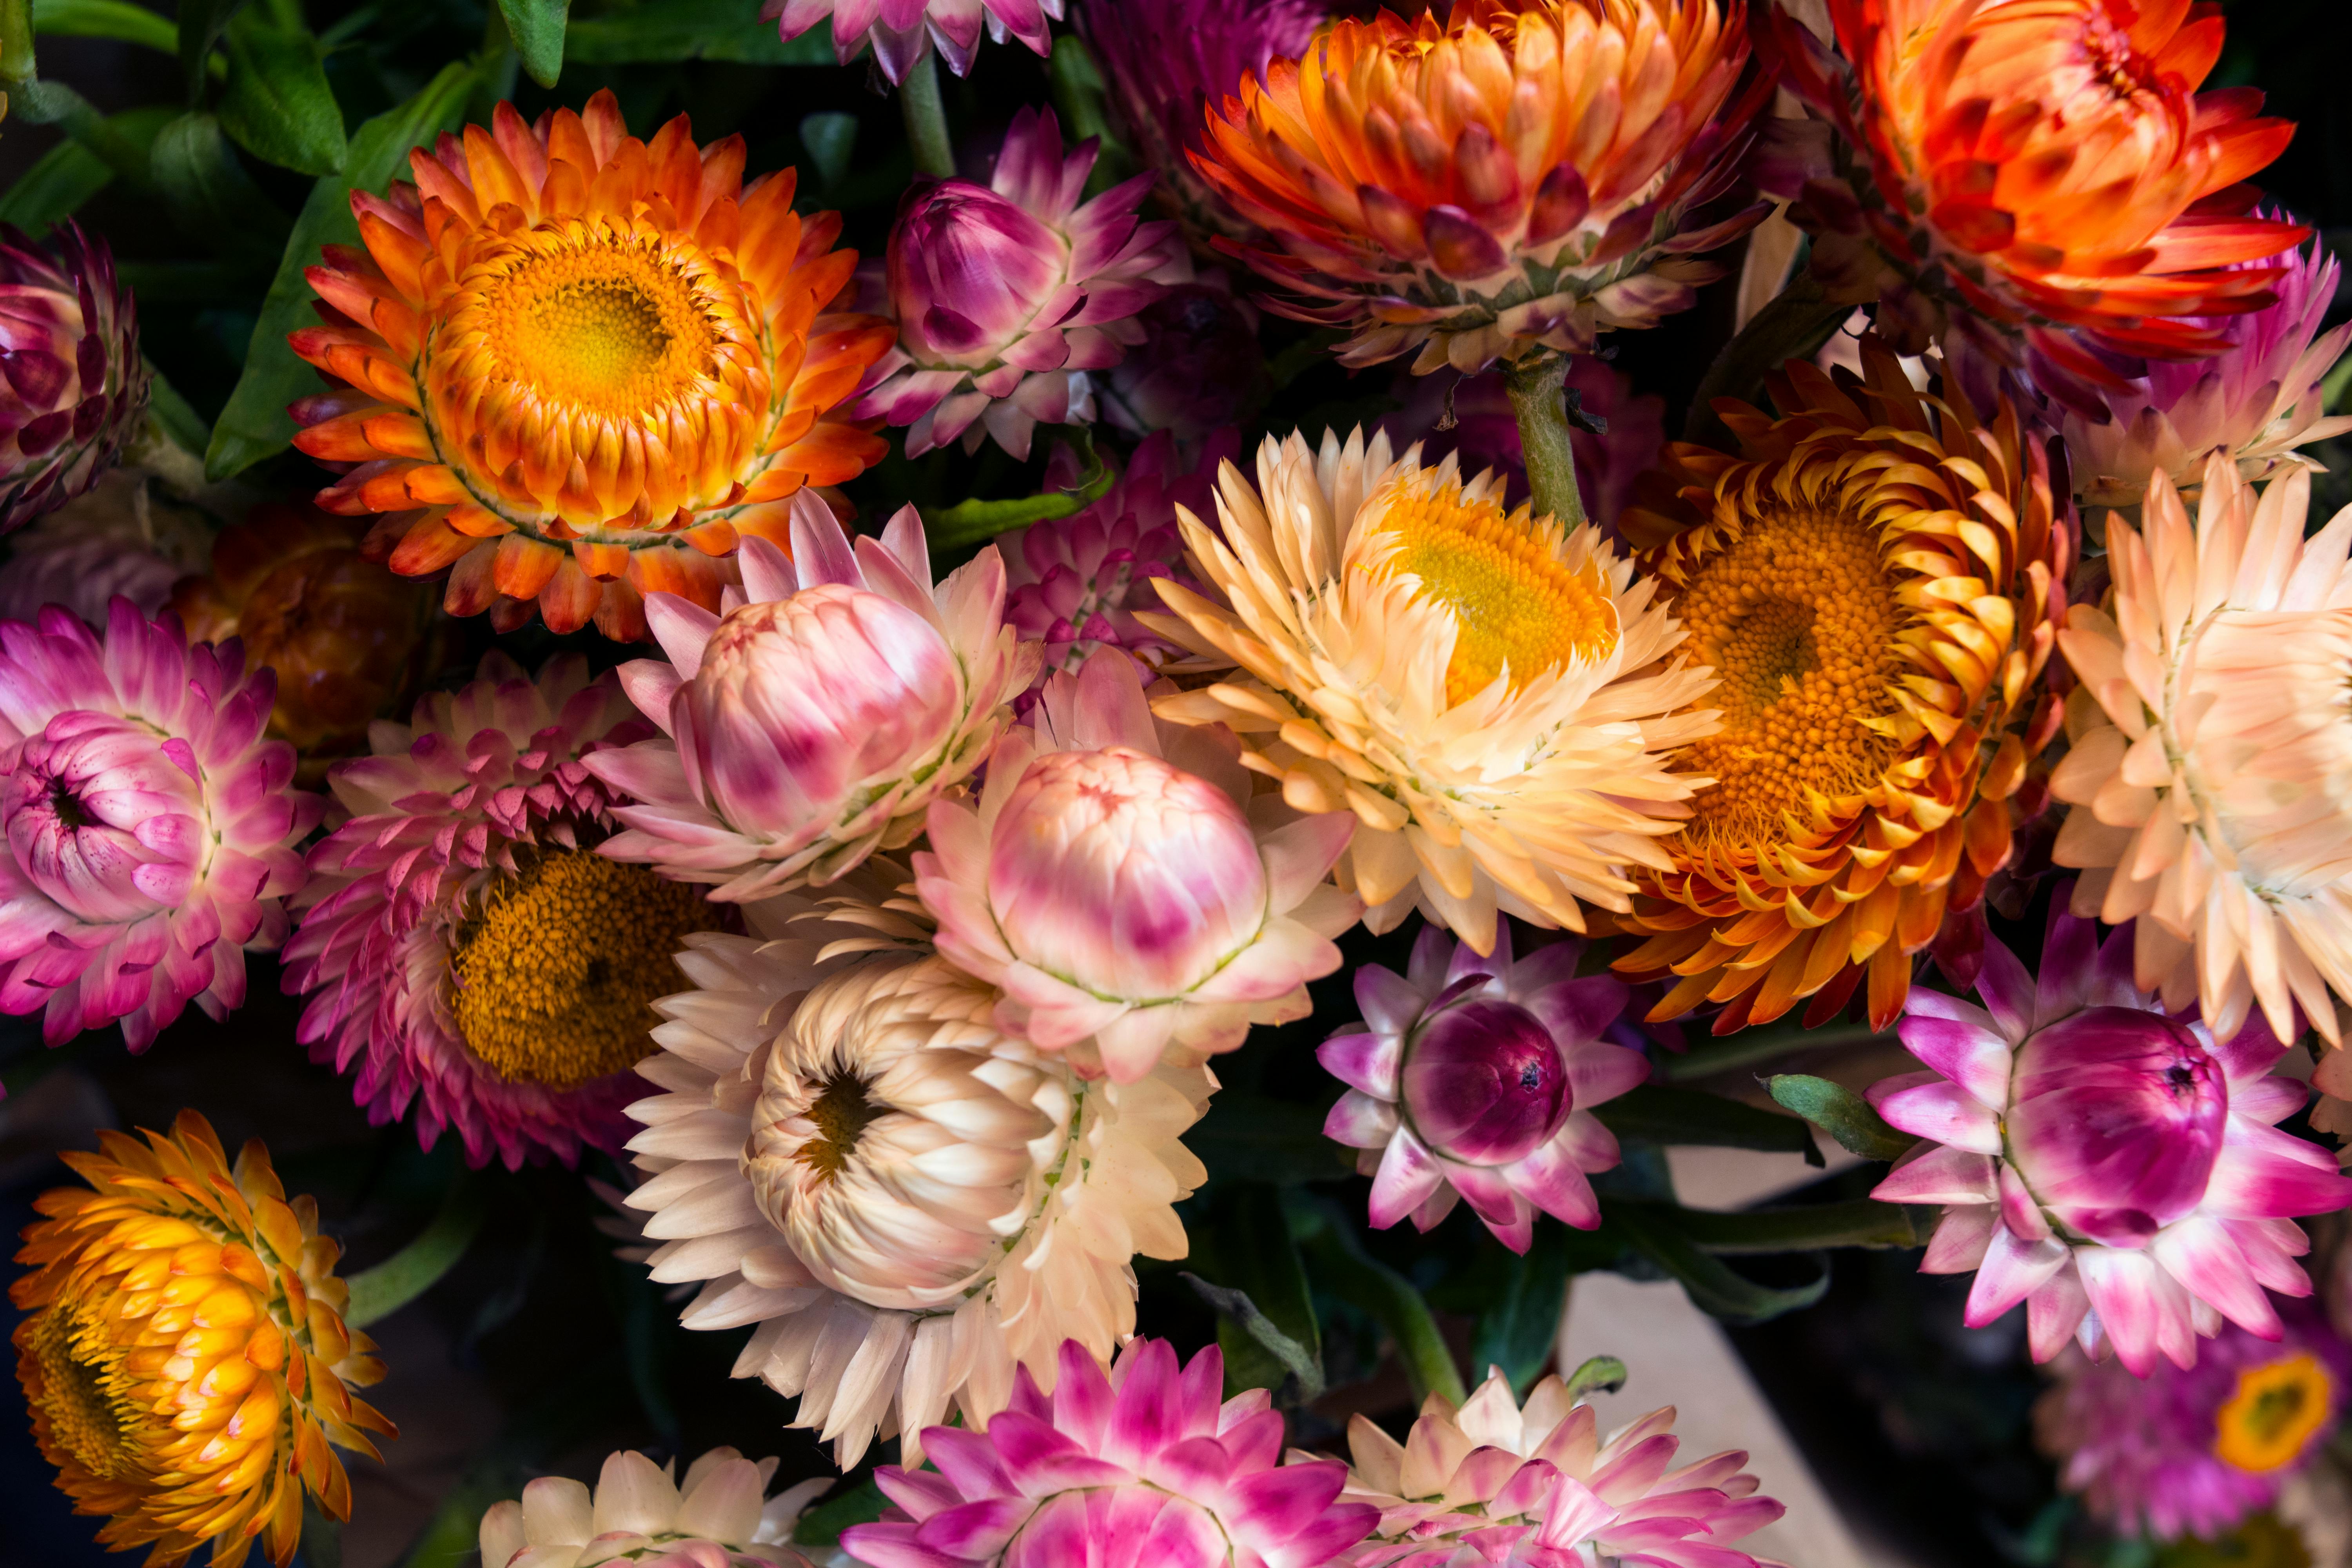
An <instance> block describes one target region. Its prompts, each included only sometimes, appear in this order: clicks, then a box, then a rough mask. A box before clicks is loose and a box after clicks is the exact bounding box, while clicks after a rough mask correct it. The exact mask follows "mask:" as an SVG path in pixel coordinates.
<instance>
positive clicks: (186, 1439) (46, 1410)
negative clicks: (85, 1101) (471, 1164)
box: [8, 1110, 397, 1568]
mask: <svg viewBox="0 0 2352 1568" xmlns="http://www.w3.org/2000/svg"><path fill="white" fill-rule="evenodd" d="M145 1137H146V1142H144V1143H142V1142H140V1141H139V1140H138V1139H136V1138H131V1137H128V1136H126V1135H125V1134H123V1133H120V1132H104V1133H100V1140H101V1142H103V1144H104V1151H105V1152H103V1153H99V1154H68V1155H67V1156H66V1163H68V1164H69V1165H71V1166H72V1167H73V1168H74V1171H75V1173H77V1174H79V1176H81V1177H82V1179H83V1180H85V1181H87V1182H88V1183H89V1188H81V1187H59V1188H57V1189H54V1190H52V1191H50V1192H47V1193H43V1194H41V1195H40V1197H39V1198H38V1199H37V1200H36V1201H35V1204H34V1206H35V1207H36V1208H37V1209H38V1210H39V1211H40V1213H41V1215H42V1218H41V1219H40V1220H39V1222H37V1224H35V1225H33V1226H28V1227H27V1228H26V1231H25V1247H24V1250H23V1251H21V1252H19V1253H17V1254H16V1261H17V1262H19V1263H26V1264H30V1265H32V1266H33V1268H32V1272H30V1273H28V1274H26V1276H25V1277H24V1278H23V1279H18V1280H17V1281H16V1284H14V1285H13V1286H11V1287H10V1288H9V1291H8V1296H9V1299H10V1300H13V1301H14V1302H16V1305H17V1307H18V1308H20V1309H21V1310H23V1311H24V1312H25V1313H26V1317H25V1320H24V1321H23V1322H21V1323H19V1324H17V1325H16V1376H17V1378H18V1380H19V1381H20V1382H22V1383H23V1384H24V1385H25V1396H26V1402H27V1403H28V1404H29V1405H31V1407H32V1413H33V1437H34V1440H35V1441H36V1442H37V1443H38V1444H39V1445H40V1448H41V1453H42V1455H43V1457H45V1458H47V1460H48V1461H49V1463H51V1464H53V1465H55V1466H56V1467H57V1468H58V1487H59V1488H60V1489H62V1490H64V1491H65V1492H66V1493H67V1494H68V1495H69V1496H70V1497H72V1499H73V1500H74V1510H75V1511H76V1512H77V1513H85V1514H107V1515H111V1516H112V1517H111V1518H110V1521H108V1523H107V1524H106V1525H105V1526H104V1527H103V1528H101V1529H100V1531H99V1532H98V1539H99V1540H100V1542H103V1543H104V1544H106V1545H107V1546H109V1547H110V1548H113V1549H115V1550H117V1551H121V1550H126V1549H129V1548H131V1547H138V1546H148V1547H151V1548H152V1550H151V1551H150V1552H149V1553H148V1557H147V1563H148V1564H149V1568H156V1565H159V1564H168V1563H184V1562H185V1561H186V1560H187V1559H188V1556H189V1555H190V1554H191V1553H192V1552H194V1551H195V1550H196V1548H197V1547H199V1546H201V1545H203V1544H204V1543H205V1542H212V1556H211V1562H212V1563H213V1564H214V1568H236V1565H237V1564H238V1563H243V1562H244V1561H245V1558H246V1554H247V1552H248V1551H250V1550H251V1549H252V1546H253V1543H254V1542H255V1540H256V1539H257V1538H258V1539H259V1540H260V1542H261V1546H262V1550H263V1551H264V1552H267V1553H268V1555H269V1557H270V1559H271V1560H272V1561H274V1562H276V1563H281V1564H282V1563H286V1562H287V1561H289V1559H290V1558H292V1556H293V1555H294V1548H295V1544H296V1542H298V1541H299V1539H300V1536H301V1532H302V1500H303V1498H304V1496H305V1494H307V1495H309V1496H310V1498H311V1499H313V1500H316V1502H317V1504H318V1506H319V1507H320V1509H321V1510H324V1511H325V1512H327V1513H328V1514H330V1515H331V1516H332V1517H333V1518H336V1519H343V1518H346V1517H348V1516H349V1515H350V1513H351V1509H352V1489H351V1481H350V1479H348V1478H347V1477H346V1476H345V1475H344V1473H343V1465H342V1461H341V1459H339V1458H336V1456H335V1452H334V1449H333V1448H331V1447H329V1446H328V1445H329V1444H331V1443H333V1444H340V1445H341V1447H346V1448H352V1449H355V1450H357V1451H358V1452H361V1453H363V1454H366V1455H367V1456H368V1457H370V1458H375V1457H377V1456H376V1450H375V1446H374V1444H373V1443H372V1442H370V1441H369V1440H368V1437H367V1434H368V1433H370V1432H380V1433H382V1434H383V1435H384V1436H396V1435H397V1434H396V1433H395V1432H394V1428H393V1425H392V1423H391V1422H389V1421H387V1420H385V1419H384V1418H383V1416H382V1415H378V1414H377V1413H376V1412H375V1411H374V1410H373V1409H372V1408H370V1407H369V1406H368V1405H366V1404H364V1403H362V1401H360V1400H357V1399H354V1398H352V1396H351V1394H350V1393H349V1392H348V1389H347V1387H346V1385H358V1386H361V1387H364V1386H366V1385H367V1384H372V1383H374V1382H375V1381H377V1380H378V1379H379V1378H381V1377H382V1376H383V1363H380V1362H378V1361H377V1360H376V1359H375V1358H374V1357H373V1355H371V1354H369V1353H368V1352H371V1351H373V1350H374V1349H375V1345H374V1343H373V1342H372V1341H370V1340H369V1339H368V1337H367V1336H366V1335H365V1334H362V1333H357V1332H354V1331H352V1330H350V1329H348V1328H346V1327H345V1326H344V1324H343V1317H342V1313H343V1308H344V1304H345V1303H346V1302H347V1301H348V1300H350V1297H351V1289H350V1287H349V1286H347V1285H346V1284H344V1283H343V1281H341V1280H340V1279H336V1278H335V1274H334V1267H335V1258H336V1257H337V1255H338V1253H339V1252H340V1251H341V1248H339V1247H337V1246H336V1245H335V1244H334V1243H333V1242H331V1241H329V1240H326V1239H324V1238H323V1237H320V1235H319V1214H318V1205H316V1204H314V1203H313V1202H312V1201H311V1200H310V1199H309V1198H307V1197H300V1198H295V1199H293V1200H291V1201H290V1202H289V1200H288V1199H287V1196H286V1190H285V1188H283V1187H282V1186H280V1185H279V1184H278V1177H277V1174H276V1173H274V1172H272V1171H271V1170H270V1168H269V1155H268V1152H267V1151H266V1150H264V1149H263V1148H262V1146H261V1144H260V1142H259V1141H255V1142H250V1143H247V1145H246V1146H245V1152H244V1153H243V1154H241V1155H239V1156H238V1158H237V1161H236V1165H235V1166H234V1167H232V1166H231V1165H230V1163H229V1161H228V1156H227V1154H226V1152H224V1151H223V1150H222V1148H221V1144H220V1140H219V1139H218V1138H217V1137H215V1135H214V1133H213V1130H212V1126H211V1124H210V1123H209V1122H207V1121H205V1119H204V1118H203V1117H201V1116H199V1115H197V1114H196V1113H195V1112H194V1111H193V1110H184V1111H182V1112H181V1113H180V1117H179V1120H178V1121H177V1122H175V1123H174V1124H173V1128H172V1131H171V1135H170V1136H169V1137H166V1136H164V1135H163V1134H162V1133H158V1132H149V1133H147V1134H145Z"/></svg>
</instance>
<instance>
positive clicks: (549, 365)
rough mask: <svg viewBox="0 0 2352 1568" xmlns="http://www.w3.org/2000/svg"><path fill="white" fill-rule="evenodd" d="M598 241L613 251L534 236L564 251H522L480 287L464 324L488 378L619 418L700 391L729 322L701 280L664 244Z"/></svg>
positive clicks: (634, 238)
mask: <svg viewBox="0 0 2352 1568" xmlns="http://www.w3.org/2000/svg"><path fill="white" fill-rule="evenodd" d="M571 228H572V229H579V230H583V231H585V230H586V228H587V226H585V225H574V226H571ZM529 238H530V239H541V238H545V239H552V240H555V241H558V242H559V243H542V244H540V245H536V246H534V245H530V244H528V243H524V244H522V245H519V246H518V247H517V254H516V255H514V256H513V257H511V258H507V261H506V264H505V265H504V266H502V267H500V268H496V269H494V270H493V271H492V273H491V276H490V278H489V279H485V280H484V281H483V282H482V283H480V284H478V294H477V295H476V296H475V298H474V299H473V300H471V301H469V304H470V308H471V311H472V315H473V320H471V321H467V322H466V323H465V324H466V325H467V327H471V328H473V329H476V330H478V331H480V332H481V334H482V341H483V346H484V347H485V348H486V349H488V353H489V356H490V359H491V361H492V362H493V363H494V364H495V365H496V367H497V368H496V370H493V371H492V372H490V374H492V375H494V376H500V378H501V379H507V380H511V381H514V382H517V383H520V384H522V385H523V386H525V387H528V388H529V389H530V390H531V391H533V392H535V393H536V394H537V395H539V397H540V398H541V400H542V401H544V402H547V403H551V404H559V405H560V404H580V405H586V406H588V407H592V408H594V409H597V410H599V411H601V412H603V413H605V414H608V415H613V416H631V415H634V414H635V413H637V412H638V411H640V410H642V409H645V408H648V407H652V406H656V405H660V404H663V403H666V402H668V401H670V400H671V399H674V398H677V397H678V396H680V395H685V394H686V393H688V392H689V391H692V390H694V389H695V388H696V385H697V383H698V381H700V379H701V378H703V377H705V376H707V375H709V374H711V373H712V370H713V350H714V348H715V346H716V343H717V341H718V331H719V321H716V320H714V317H713V312H712V311H711V310H710V309H709V306H708V305H706V304H705V302H704V301H702V300H699V299H698V298H697V296H696V289H695V287H694V283H693V281H692V279H689V278H688V276H687V275H686V273H685V271H684V269H683V268H680V267H679V266H677V263H676V262H675V261H674V260H672V259H671V258H668V257H667V256H665V255H664V254H663V250H664V247H663V246H662V245H661V244H660V242H659V240H658V239H657V238H656V237H650V236H646V235H630V234H623V235H615V236H610V237H598V238H602V239H603V243H601V244H599V243H590V242H589V241H590V239H591V238H592V236H591V235H589V234H587V233H585V232H583V233H581V234H578V235H575V234H573V233H572V232H569V231H568V230H567V231H564V232H561V233H559V234H557V235H555V236H549V237H541V236H531V237H529ZM501 373H503V374H501ZM759 390H760V392H761V395H764V394H765V391H766V387H765V384H764V380H763V381H762V383H761V386H760V388H759Z"/></svg>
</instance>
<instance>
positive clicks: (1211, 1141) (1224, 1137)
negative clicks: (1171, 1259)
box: [1184, 1091, 1354, 1186]
mask: <svg viewBox="0 0 2352 1568" xmlns="http://www.w3.org/2000/svg"><path fill="white" fill-rule="evenodd" d="M1184 1146H1185V1147H1186V1148H1188V1149H1190V1150H1192V1152H1193V1154H1194V1156H1195V1157H1197V1158H1198V1159H1199V1160H1200V1162H1201V1163H1202V1164H1203V1165H1206V1166H1207V1167H1208V1168H1209V1179H1210V1180H1211V1181H1212V1182H1217V1181H1226V1180H1232V1181H1248V1182H1271V1183H1273V1184H1275V1185H1276V1186H1292V1185H1296V1184H1298V1183H1300V1182H1325V1181H1329V1180H1330V1179H1331V1178H1332V1177H1334V1176H1343V1175H1345V1174H1347V1173H1348V1172H1349V1171H1350V1170H1352V1169H1354V1151H1353V1150H1349V1149H1343V1148H1341V1147H1340V1146H1339V1144H1337V1143H1334V1142H1331V1140H1329V1139H1328V1138H1326V1137H1324V1136H1323V1113H1322V1112H1321V1111H1319V1110H1315V1109H1314V1108H1313V1107H1311V1106H1305V1105H1294V1104H1291V1103H1290V1102H1288V1101H1286V1100H1268V1099H1266V1098H1265V1097H1264V1096H1263V1095H1255V1094H1244V1093H1237V1092H1232V1091H1228V1092H1227V1093H1224V1094H1220V1095H1218V1096H1217V1097H1216V1098H1215V1099H1214V1100H1211V1101H1210V1102H1209V1110H1208V1114H1207V1115H1205V1116H1203V1117H1202V1118H1201V1120H1200V1121H1198V1122H1197V1123H1195V1124H1194V1126H1193V1128H1192V1131H1189V1132H1187V1133H1185V1134H1184Z"/></svg>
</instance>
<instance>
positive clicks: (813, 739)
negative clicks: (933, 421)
mask: <svg viewBox="0 0 2352 1568" xmlns="http://www.w3.org/2000/svg"><path fill="white" fill-rule="evenodd" d="M791 538H792V555H791V557H790V558H789V559H787V558H786V557H785V555H784V553H783V552H782V551H780V550H778V549H776V548H775V547H774V546H773V545H772V544H770V543H769V542H767V541H766V540H764V539H754V540H751V541H749V542H746V544H745V545H744V548H743V556H742V573H743V586H742V587H741V588H740V589H730V590H729V591H728V594H727V597H726V599H725V601H724V608H725V611H726V613H725V614H724V615H723V616H715V615H712V614H711V613H710V612H709V611H708V610H706V609H703V608H700V607H699V606H698V605H693V604H691V603H688V601H686V600H684V599H680V598H676V597H673V596H671V595H656V596H655V597H654V598H653V599H652V600H651V601H649V602H648V605H647V609H648V611H649V613H650V615H651V616H652V624H653V631H654V635H655V636H656V637H657V638H659V639H660V642H661V646H662V647H663V649H664V650H665V651H666V652H667V653H668V655H669V660H668V662H667V663H665V662H663V661H662V660H659V659H639V660H636V661H635V662H634V663H631V664H628V665H625V666H623V667H622V669H621V681H622V684H623V686H624V687H625V688H626V689H627V690H628V693H629V696H630V697H631V699H632V700H635V703H636V705H637V707H638V708H639V709H640V710H643V712H644V713H645V715H646V718H647V719H649V720H651V721H653V722H654V723H655V724H656V725H658V726H659V727H660V729H661V731H662V734H661V735H659V736H656V737H655V738H653V739H651V740H647V741H641V742H638V743H637V744H635V745H634V746H627V747H624V748H621V749H619V750H614V751H606V752H599V753H597V754H596V755H595V756H593V757H592V758H590V759H589V761H588V764H587V765H588V769H589V771H590V772H591V773H593V774H595V776H596V777H597V778H598V779H600V780H602V781H603V782H604V784H607V785H609V786H610V787H611V788H612V789H614V791H615V792H617V793H618V794H620V795H624V796H625V797H626V798H627V800H628V802H629V804H627V805H622V806H619V807H618V808H617V809H616V810H615V812H614V815H615V816H618V817H619V818H620V819H621V820H622V821H623V822H625V823H626V824H627V825H628V830H627V831H626V832H624V833H621V834H617V835H615V836H614V837H612V838H610V839H608V840H606V841H605V843H604V853H605V854H607V855H609V856H612V857H613V858H615V859H618V860H630V861H636V862H640V863H648V864H651V865H653V866H655V867H656V868H658V869H659V870H660V871H661V873H662V874H663V875H664V876H666V877H671V878H675V879H678V880H680V881H687V882H701V883H711V884H715V886H714V888H713V889H712V891H711V894H710V896H711V897H712V898H714V899H719V900H727V901H739V900H751V899H760V898H765V897H767V896H768V895H769V894H771V893H773V892H777V891H781V890H783V889H790V888H793V887H797V886H799V885H801V884H802V883H803V882H809V881H815V882H829V881H832V880H833V879H835V878H837V877H839V876H841V875H842V874H843V873H844V872H846V871H848V870H850V869H851V868H854V867H856V865H857V864H858V863H859V862H860V861H862V860H864V859H865V858H866V857H867V856H868V855H870V854H872V853H873V852H874V851H875V850H876V849H877V848H883V849H891V848H897V847H900V846H902V845H905V844H908V843H910V842H912V841H913V839H914V838H915V837H916V836H917V835H918V834H919V833H920V832H921V831H922V826H923V813H924V811H925V809H926V808H927V807H928V806H929V805H930V803H931V801H932V800H933V799H934V798H935V797H937V796H938V795H940V794H942V793H944V792H945V791H948V790H950V789H953V788H955V787H956V786H957V785H959V784H961V783H962V782H963V781H964V780H965V779H966V778H968V777H969V776H970V775H971V773H973V772H974V771H975V770H976V769H978V768H979V766H980V765H981V763H982V762H984V761H986V760H987V757H988V753H989V751H990V749H991V748H992V746H993V745H994V744H995V743H996V739H997V736H998V735H999V734H1000V733H1002V732H1003V728H1004V726H1005V725H1006V724H1007V723H1008V722H1010V721H1011V719H1012V708H1011V707H1010V703H1011V700H1012V699H1013V698H1014V697H1016V696H1018V695H1019V694H1020V693H1021V692H1023V691H1024V690H1025V689H1027V688H1028V686H1029V683H1030V681H1031V679H1033V678H1034V676H1035V674H1036V672H1037V667H1038V660H1039V658H1040V657H1041V654H1040V650H1039V648H1038V647H1037V645H1035V644H1034V643H1024V642H1020V641H1017V640H1016V638H1015V636H1014V634H1013V630H1012V628H1011V627H1009V626H1006V625H1005V624H1004V563H1003V558H1002V557H1001V556H1000V555H999V554H998V553H997V548H996V546H994V545H990V546H988V547H987V548H986V549H984V550H982V552H980V554H979V555H978V556H977V557H976V558H975V559H974V560H972V561H971V563H968V564H967V565H964V566H961V567H960V568H958V569H957V570H956V571H955V572H953V573H950V574H949V576H948V578H947V580H946V581H945V582H943V583H940V584H939V585H938V586H937V587H936V588H934V587H933V586H932V583H931V563H930V554H929V547H928V546H927V545H926V543H925V542H924V539H923V525H922V520H921V519H920V518H919V517H918V516H917V515H916V513H915V509H914V508H912V507H907V508H905V509H903V510H900V512H899V513H898V516H897V517H895V518H893V519H891V520H890V525H889V527H888V528H887V529H885V530H884V531H883V534H882V537H881V539H880V540H878V541H877V540H874V539H868V538H860V539H859V540H858V541H857V542H856V547H855V548H853V547H852V546H851V544H850V542H849V539H848V536H847V535H845V534H844V533H843V532H842V531H841V524H840V523H839V522H838V521H835V518H834V516H833V513H832V512H831V511H830V510H827V509H826V508H825V507H824V504H823V503H822V502H820V501H818V500H815V499H814V498H813V497H810V496H805V495H803V496H802V497H800V498H798V500H797V501H796V502H795V504H794V507H793V519H792V532H791Z"/></svg>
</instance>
